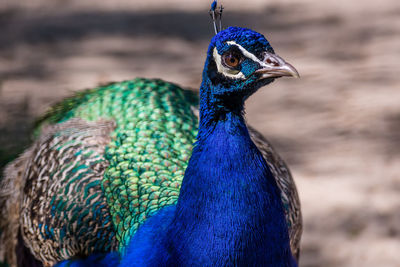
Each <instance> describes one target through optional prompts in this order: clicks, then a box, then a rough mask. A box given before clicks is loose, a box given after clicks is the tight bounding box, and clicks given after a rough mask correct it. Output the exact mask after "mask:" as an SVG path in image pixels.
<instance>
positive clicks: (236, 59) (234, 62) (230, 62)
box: [222, 52, 242, 68]
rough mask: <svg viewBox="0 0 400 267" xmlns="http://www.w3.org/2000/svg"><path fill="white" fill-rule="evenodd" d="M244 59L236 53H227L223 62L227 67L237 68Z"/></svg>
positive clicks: (223, 57)
mask: <svg viewBox="0 0 400 267" xmlns="http://www.w3.org/2000/svg"><path fill="white" fill-rule="evenodd" d="M241 59H242V57H241V55H240V54H238V53H235V52H226V53H224V54H223V55H222V60H223V62H224V64H225V65H226V66H227V67H230V68H236V67H237V66H239V64H240V61H241Z"/></svg>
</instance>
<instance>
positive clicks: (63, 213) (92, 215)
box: [0, 28, 302, 266]
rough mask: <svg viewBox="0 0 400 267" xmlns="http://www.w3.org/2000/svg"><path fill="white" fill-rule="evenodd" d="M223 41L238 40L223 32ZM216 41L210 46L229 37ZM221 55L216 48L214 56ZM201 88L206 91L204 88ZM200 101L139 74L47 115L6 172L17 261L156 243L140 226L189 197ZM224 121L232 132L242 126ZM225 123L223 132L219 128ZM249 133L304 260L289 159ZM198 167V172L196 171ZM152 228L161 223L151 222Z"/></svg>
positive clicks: (9, 234) (9, 235) (10, 237)
mask: <svg viewBox="0 0 400 267" xmlns="http://www.w3.org/2000/svg"><path fill="white" fill-rule="evenodd" d="M229 29H230V32H229V31H228V30H229ZM229 29H228V30H226V31H225V32H227V33H225V34H226V35H227V34H231V35H232V32H233V33H234V35H235V36H238V35H239V36H240V35H241V34H243V31H247V32H245V34H247V35H246V38H250V39H255V40H257V39H256V38H254V37H257V38H261V37H260V36H259V35H254V34H253V33H251V32H249V31H250V30H247V29H241V28H229ZM252 34H253V35H252ZM217 36H218V35H217ZM221 36H222V37H221ZM219 37H221V38H228V37H229V36H228V37H227V36H224V35H222V33H220V34H219ZM230 38H232V37H230ZM214 39H216V40H214ZM214 39H213V40H214V44H213V43H212V44H211V45H210V47H211V46H216V44H215V42H219V41H220V40H218V39H217V38H216V37H214ZM235 40H236V39H235ZM224 41H225V42H226V40H224ZM263 42H264V41H263ZM263 44H265V42H264V43H263ZM268 46H269V44H268ZM264 48H265V47H264ZM271 49H272V48H271ZM271 49H270V50H271ZM212 54H213V51H212V50H211V52H210V49H209V53H208V55H209V56H210V55H212ZM207 64H208V63H207V62H206V67H207ZM206 67H205V72H204V73H206V74H207V72H208V71H209V69H207V68H206ZM206 74H203V84H202V86H205V85H204V75H206ZM269 82H270V81H269ZM269 82H268V83H269ZM257 86H258V85H257ZM260 86H261V85H260ZM201 90H203V92H204V88H201ZM205 98H206V97H205V96H204V93H203V95H202V93H201V94H200V118H202V114H203V122H204V121H205V120H204V118H205V117H207V116H209V114H208V113H207V112H204V110H203V111H202V107H203V108H204V105H202V104H201V103H202V99H203V101H204V99H205ZM246 98H247V97H246ZM198 103H199V100H198V97H197V95H196V93H194V92H192V91H189V90H185V89H182V88H181V87H179V86H177V85H175V84H172V83H168V82H164V81H161V80H151V79H134V80H131V81H124V82H119V83H112V84H109V85H106V86H100V87H97V88H95V89H90V90H86V91H83V92H80V93H78V94H76V95H75V96H74V97H71V98H68V99H66V100H63V101H62V102H60V103H59V104H57V105H55V106H54V107H53V108H52V109H51V110H50V112H49V113H48V114H47V115H45V116H44V117H43V118H42V119H40V121H39V124H38V138H37V140H36V141H35V143H34V144H33V145H32V147H31V148H29V149H28V150H27V151H26V152H25V153H24V154H23V155H21V157H20V158H18V159H17V160H16V161H14V162H13V163H11V164H10V165H9V166H8V167H7V168H6V170H5V174H4V177H5V179H4V180H3V181H2V187H1V195H0V196H1V197H2V198H1V201H2V203H3V204H4V205H5V207H6V208H5V209H3V210H2V213H3V214H2V216H3V218H5V217H8V220H7V221H6V223H3V227H5V228H6V230H5V231H4V233H6V234H3V235H2V242H4V243H8V247H9V248H10V249H9V250H7V251H6V256H7V258H8V260H9V262H10V263H11V264H13V265H15V264H16V263H17V260H16V258H17V257H18V255H15V250H14V249H15V247H20V246H24V247H26V249H27V250H28V251H29V252H30V253H31V254H32V255H33V256H34V258H36V259H37V260H39V261H40V262H42V263H43V264H44V265H45V266H52V265H54V264H56V263H58V262H61V261H63V260H67V259H71V258H76V257H82V256H88V255H93V254H101V253H108V252H112V251H117V252H118V253H119V255H122V256H121V257H124V256H123V255H125V254H126V253H127V250H130V251H132V248H130V247H132V245H130V244H131V243H132V242H133V241H132V240H137V244H141V242H144V241H143V240H147V239H146V238H147V237H146V238H144V239H142V238H141V237H140V236H143V235H144V234H141V235H139V237H137V236H138V235H137V232H138V229H141V228H143V229H147V228H148V227H150V228H149V229H153V230H154V229H155V228H152V227H153V226H154V225H157V223H158V221H157V220H165V221H168V222H169V223H171V220H172V219H171V218H172V217H171V216H172V215H171V216H170V214H173V213H175V209H176V208H175V207H176V206H177V203H178V199H179V198H180V189H181V186H182V180H183V178H184V176H185V170H186V168H187V166H188V161H189V159H190V158H191V154H192V151H193V143H194V142H195V141H196V140H197V142H198V143H197V144H198V145H197V146H199V147H201V146H200V145H199V144H201V141H200V140H201V138H200V137H201V136H202V133H201V130H200V132H199V131H198V117H197V116H196V109H197V106H198ZM237 106H240V105H237ZM204 114H205V115H204ZM229 114H230V113H226V114H225V115H223V116H222V115H221V114H218V116H217V117H218V118H217V119H218V120H222V121H224V122H225V121H228V122H229V123H230V120H231V117H230V116H231V115H229ZM210 116H211V115H210ZM213 116H214V115H213ZM232 121H234V124H235V125H238V129H242V130H241V131H243V135H246V133H247V128H246V126H245V124H243V123H244V121H242V119H241V117H240V116H238V118H236V116H233V117H232ZM201 125H202V124H201V122H200V127H202V126H201ZM218 125H220V124H218ZM221 125H222V124H221ZM204 127H205V126H204V125H203V128H202V129H204ZM218 127H221V129H220V131H221V135H222V134H223V133H224V131H225V130H224V129H227V127H232V125H230V126H228V125H225V126H218ZM218 127H217V126H214V128H213V129H214V130H215V131H217V130H218V129H219V128H218ZM207 129H208V128H207ZM207 131H208V130H207ZM239 132H240V131H239ZM207 134H208V132H205V133H204V136H206V135H207ZM196 136H197V139H196ZM239 137H240V135H239ZM239 137H238V138H239ZM249 137H250V138H251V139H249V140H248V141H246V142H248V143H249V146H250V147H251V149H252V151H253V150H254V151H255V152H254V153H256V154H257V153H260V155H261V156H262V159H263V160H262V161H264V162H265V163H266V165H265V166H267V167H265V168H266V169H265V168H264V169H265V170H264V171H263V173H264V172H268V173H270V174H271V175H272V176H271V177H273V180H274V182H272V184H274V183H276V185H277V186H278V191H277V192H278V194H279V206H280V205H281V206H282V208H283V211H284V218H285V222H286V223H285V228H286V230H285V231H288V236H289V239H290V240H289V239H288V242H290V250H291V254H293V255H295V256H296V257H298V253H299V241H300V236H301V224H302V223H301V213H300V204H299V199H298V195H297V191H296V187H295V184H294V181H293V179H292V177H291V175H290V172H289V170H288V168H287V167H286V165H285V163H284V162H283V161H282V160H281V159H280V157H279V156H278V155H277V154H276V152H275V151H274V150H273V149H272V147H271V146H270V144H269V143H268V142H267V141H266V140H265V139H264V138H263V137H262V136H261V135H260V134H259V133H257V132H256V131H255V130H253V129H251V128H250V129H249ZM241 140H242V139H240V138H239V139H236V138H234V139H232V142H231V144H233V143H235V142H238V143H237V146H238V147H240V146H243V144H242V141H241ZM214 142H216V143H215V144H214V147H216V146H218V144H220V143H221V142H222V140H221V139H218V138H216V139H214ZM222 143H223V142H222ZM252 143H254V144H255V145H256V147H252V145H251V144H252ZM246 144H247V143H246ZM224 147H225V146H221V151H222V150H223V149H224ZM257 148H258V149H257ZM210 149H211V148H210ZM256 151H259V152H256ZM215 153H217V152H215ZM226 153H229V151H227V152H226ZM212 158H213V157H212V155H210V160H211V159H212ZM251 158H253V157H251ZM191 161H194V160H193V159H191ZM215 161H218V160H217V159H216V160H215ZM206 164H207V163H206V162H203V165H202V166H203V167H204V166H205V167H207V165H206ZM263 164H264V163H263ZM263 164H262V165H263ZM239 165H240V164H239ZM210 166H211V167H212V169H218V167H215V168H214V167H213V166H214V165H210ZM206 169H207V168H206ZM189 170H190V173H192V176H196V173H197V171H196V170H193V169H189ZM199 172H200V173H201V171H199ZM187 175H188V174H187ZM185 179H186V178H185ZM198 186H200V185H198ZM254 190H256V189H254ZM185 192H186V191H185ZM186 195H187V194H186ZM186 197H187V196H186ZM238 199H240V198H238ZM196 201H197V202H196ZM196 201H194V203H197V205H201V204H202V203H201V201H198V200H196ZM245 202H246V199H244V200H243V201H241V202H240V203H238V205H239V206H240V205H242V204H241V203H245ZM204 203H208V202H207V201H205V202H204ZM182 205H183V204H182ZM207 205H211V204H210V203H208V204H207ZM243 205H244V204H243ZM277 205H278V204H277ZM178 208H179V204H178ZM208 208H209V209H212V208H213V207H212V206H209V207H208ZM277 210H278V211H277V212H279V207H278V209H277ZM9 213H11V214H9ZM163 216H164V217H165V218H167V219H163V218H164V217H163ZM168 216H169V217H168ZM148 218H150V219H148ZM152 218H153V219H152ZM154 218H157V219H154ZM146 224H147V225H151V226H146V227H147V228H146V227H141V226H143V225H146ZM178 227H179V226H177V227H176V228H178ZM157 229H159V228H157ZM162 229H164V230H165V229H166V228H162ZM143 231H145V230H142V232H143ZM157 231H160V230H157ZM153 232H156V231H155V230H154V231H153ZM153 234H154V233H153ZM21 241H23V242H21ZM135 242H136V241H135ZM22 243H23V244H22ZM133 247H134V245H133ZM128 248H129V249H128ZM135 253H137V252H133V254H134V255H135ZM140 255H142V254H140ZM143 255H144V254H143ZM20 265H21V263H20ZM213 266H217V265H213Z"/></svg>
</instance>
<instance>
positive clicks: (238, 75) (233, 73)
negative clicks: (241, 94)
mask: <svg viewBox="0 0 400 267" xmlns="http://www.w3.org/2000/svg"><path fill="white" fill-rule="evenodd" d="M213 57H214V61H215V63H216V64H217V69H218V72H219V73H221V74H222V75H224V76H226V77H229V78H233V79H242V80H244V79H246V76H244V74H243V72H241V71H238V70H232V69H230V68H227V67H225V66H224V65H222V62H221V55H220V54H218V51H217V48H216V47H215V48H214V51H213Z"/></svg>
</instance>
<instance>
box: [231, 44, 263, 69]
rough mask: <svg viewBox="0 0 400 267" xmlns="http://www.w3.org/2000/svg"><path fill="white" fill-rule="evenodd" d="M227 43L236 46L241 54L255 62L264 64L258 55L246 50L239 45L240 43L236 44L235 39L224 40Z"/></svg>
mask: <svg viewBox="0 0 400 267" xmlns="http://www.w3.org/2000/svg"><path fill="white" fill-rule="evenodd" d="M226 43H227V44H228V45H234V46H236V47H237V48H239V50H240V52H242V54H243V56H245V57H247V58H249V59H251V60H253V61H255V62H257V63H258V64H260V65H261V66H266V64H265V63H264V62H262V61H261V60H259V59H258V57H256V56H255V55H254V54H253V53H250V52H249V51H247V50H246V48H244V47H243V46H241V45H240V44H237V43H236V42H235V41H228V42H226Z"/></svg>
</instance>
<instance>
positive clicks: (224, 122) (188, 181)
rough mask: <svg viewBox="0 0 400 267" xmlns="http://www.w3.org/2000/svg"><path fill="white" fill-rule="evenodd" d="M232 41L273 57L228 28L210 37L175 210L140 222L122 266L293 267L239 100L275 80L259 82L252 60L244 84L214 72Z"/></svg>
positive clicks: (246, 34)
mask: <svg viewBox="0 0 400 267" xmlns="http://www.w3.org/2000/svg"><path fill="white" fill-rule="evenodd" d="M230 40H231V41H232V40H233V41H235V43H237V44H239V45H241V46H242V47H244V48H245V49H246V50H247V51H248V52H250V53H252V54H254V55H258V54H261V53H263V52H265V51H267V52H270V53H271V52H273V50H272V47H271V46H270V45H269V43H268V41H267V40H266V39H265V38H264V37H263V36H262V35H261V34H258V33H256V32H254V31H252V30H249V29H243V28H228V29H227V30H225V31H223V32H221V33H219V34H218V35H216V36H215V37H214V38H213V40H212V41H211V44H210V46H209V49H208V53H207V60H206V63H205V67H204V72H203V82H202V84H201V88H200V127H199V133H198V136H197V140H198V141H197V143H196V145H195V147H194V150H193V154H192V157H191V159H190V161H189V165H188V167H187V169H186V172H185V177H184V180H183V182H182V187H181V192H180V197H179V200H178V204H177V206H176V209H175V208H168V209H165V210H164V211H162V212H161V213H160V214H158V215H157V216H156V217H154V218H153V219H150V220H149V221H148V222H147V223H145V225H144V226H143V227H142V229H141V230H139V232H138V234H137V236H136V237H135V238H133V240H132V243H131V247H130V249H129V250H128V252H127V256H126V258H125V259H124V260H123V264H122V265H123V266H296V263H295V261H294V258H293V256H292V255H291V252H290V246H289V237H288V232H287V225H286V221H285V217H284V211H283V208H282V203H281V201H280V193H279V189H278V187H277V185H276V182H275V179H274V178H273V176H272V174H271V172H270V170H269V168H268V167H267V164H266V162H265V161H264V159H263V156H262V155H261V153H260V151H259V150H258V149H257V147H256V146H255V145H254V143H253V142H252V141H251V138H250V136H249V133H248V130H247V128H246V124H245V121H244V118H243V116H242V113H243V104H244V100H245V99H246V98H247V97H248V96H249V95H251V94H252V93H253V92H255V91H256V90H257V89H258V88H259V87H261V86H262V85H265V84H267V83H270V82H271V81H272V78H270V79H264V80H261V81H260V80H259V78H260V77H259V75H255V71H256V70H257V69H259V68H260V66H259V65H258V63H257V62H253V64H250V61H251V59H249V58H247V59H245V60H247V61H248V63H247V64H248V65H247V66H242V69H245V70H244V71H243V72H244V73H245V74H244V75H245V77H246V80H244V81H243V80H234V79H227V78H226V77H225V76H224V75H223V74H220V73H218V71H217V67H216V66H215V64H216V63H215V55H214V49H215V48H216V49H217V51H218V54H223V53H225V52H227V51H228V50H230V49H232V45H228V44H227V43H226V42H227V41H230ZM243 62H244V61H243ZM242 69H240V70H242Z"/></svg>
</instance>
